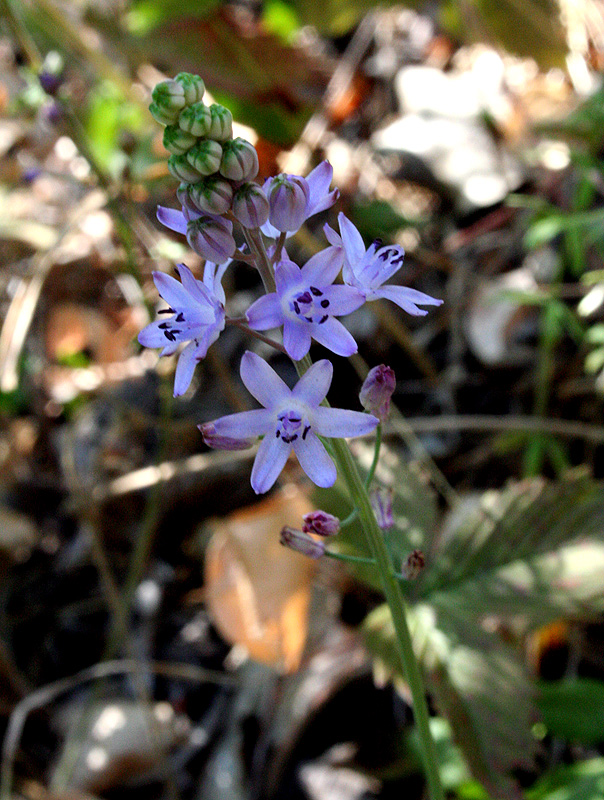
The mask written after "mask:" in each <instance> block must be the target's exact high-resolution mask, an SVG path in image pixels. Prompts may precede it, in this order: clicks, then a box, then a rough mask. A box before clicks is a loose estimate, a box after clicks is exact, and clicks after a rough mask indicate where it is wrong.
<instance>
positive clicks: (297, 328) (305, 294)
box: [246, 247, 365, 361]
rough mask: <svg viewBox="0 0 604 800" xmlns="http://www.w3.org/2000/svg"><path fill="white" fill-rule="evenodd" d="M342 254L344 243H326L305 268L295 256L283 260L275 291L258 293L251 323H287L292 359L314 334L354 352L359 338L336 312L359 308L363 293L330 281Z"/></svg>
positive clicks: (341, 351)
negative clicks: (260, 294)
mask: <svg viewBox="0 0 604 800" xmlns="http://www.w3.org/2000/svg"><path fill="white" fill-rule="evenodd" d="M342 258H343V254H342V250H341V249H340V248H338V247H328V248H326V249H325V250H322V251H321V252H320V253H317V254H316V255H314V256H313V257H312V258H311V259H310V260H309V261H307V262H306V264H305V265H304V266H303V267H302V269H300V267H299V266H298V265H297V264H294V262H293V261H280V262H279V263H278V264H277V266H276V267H275V283H276V287H277V291H276V292H271V293H269V294H265V295H264V296H263V297H260V298H259V299H258V300H256V302H255V303H253V304H252V305H251V306H250V308H249V309H248V311H247V314H246V317H247V321H248V324H249V326H250V328H252V329H253V330H256V331H264V330H267V329H268V328H278V327H279V326H280V325H283V345H284V347H285V349H286V350H287V354H288V355H289V356H290V357H291V358H293V359H294V361H299V360H300V359H301V358H304V356H305V355H306V354H307V353H308V351H309V349H310V342H311V339H315V341H317V342H319V343H320V344H322V345H324V346H325V347H327V348H328V349H329V350H331V351H332V352H334V353H336V354H337V355H339V356H350V355H352V354H353V353H356V351H357V344H356V342H355V340H354V339H353V338H352V336H351V334H350V333H349V332H348V331H347V330H346V328H345V327H344V326H343V325H342V323H341V322H338V320H337V319H336V317H340V316H342V315H343V314H350V313H351V312H352V311H355V310H356V309H357V308H359V307H360V306H362V305H363V303H364V302H365V297H364V295H363V293H362V292H361V291H359V290H358V289H356V288H354V287H352V286H332V284H333V282H334V280H335V279H336V277H337V276H338V273H339V271H340V269H341V267H342Z"/></svg>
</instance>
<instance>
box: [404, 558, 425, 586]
mask: <svg viewBox="0 0 604 800" xmlns="http://www.w3.org/2000/svg"><path fill="white" fill-rule="evenodd" d="M425 566H426V557H425V556H424V554H423V553H422V551H421V550H412V551H411V553H409V555H408V556H407V560H406V561H405V563H404V564H403V568H402V570H401V574H402V576H403V578H406V579H407V580H408V581H412V580H415V578H417V576H418V575H419V573H420V572H421V571H422V570H423V568H424V567H425Z"/></svg>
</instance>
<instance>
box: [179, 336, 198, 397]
mask: <svg viewBox="0 0 604 800" xmlns="http://www.w3.org/2000/svg"><path fill="white" fill-rule="evenodd" d="M196 353H197V343H196V342H189V344H188V345H187V346H186V347H185V349H184V350H183V351H182V353H181V354H180V356H179V358H178V364H177V365H176V373H175V375H174V397H180V396H181V395H183V394H184V393H185V392H186V391H187V389H188V388H189V386H190V385H191V380H192V378H193V373H194V372H195V366H196V365H197V361H196V360H195V355H196Z"/></svg>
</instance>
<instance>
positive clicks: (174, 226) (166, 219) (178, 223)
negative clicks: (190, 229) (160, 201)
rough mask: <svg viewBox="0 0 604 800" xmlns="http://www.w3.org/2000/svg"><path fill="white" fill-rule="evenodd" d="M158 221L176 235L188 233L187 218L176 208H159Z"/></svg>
mask: <svg viewBox="0 0 604 800" xmlns="http://www.w3.org/2000/svg"><path fill="white" fill-rule="evenodd" d="M157 219H158V220H159V221H160V222H161V224H162V225H164V226H165V227H166V228H170V230H171V231H176V233H182V234H185V235H186V233H187V218H186V217H185V215H184V214H183V213H182V211H178V210H177V209H175V208H165V207H164V206H157Z"/></svg>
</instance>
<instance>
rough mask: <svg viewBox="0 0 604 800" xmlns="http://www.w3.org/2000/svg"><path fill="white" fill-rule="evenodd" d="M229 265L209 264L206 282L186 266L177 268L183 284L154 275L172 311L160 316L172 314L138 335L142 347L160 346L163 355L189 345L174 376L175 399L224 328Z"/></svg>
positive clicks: (164, 311) (205, 275) (162, 311)
mask: <svg viewBox="0 0 604 800" xmlns="http://www.w3.org/2000/svg"><path fill="white" fill-rule="evenodd" d="M227 266H228V263H227V264H223V265H222V266H220V267H216V264H212V263H210V262H208V263H206V266H205V271H204V276H203V282H202V281H198V280H196V278H195V277H194V275H193V273H192V272H191V270H190V269H189V268H188V267H186V266H185V265H184V264H179V265H178V266H177V270H178V274H179V275H180V279H181V281H182V283H179V282H178V281H177V280H176V279H175V278H172V277H171V276H170V275H166V274H164V273H163V272H154V273H153V280H154V282H155V285H156V287H157V291H158V292H159V294H160V295H161V297H163V299H164V300H165V301H166V303H168V305H169V308H166V309H162V310H161V311H160V312H159V313H160V314H170V315H171V316H169V317H166V318H164V319H159V320H156V321H155V322H152V323H151V324H150V325H147V327H146V328H143V330H142V331H141V332H140V333H139V335H138V341H139V342H140V343H141V344H142V345H143V347H161V348H162V351H161V353H160V356H169V355H172V354H173V353H175V352H176V350H177V348H178V346H179V345H180V344H181V343H182V342H188V344H187V346H186V347H185V348H184V350H183V351H182V353H181V354H180V357H179V359H178V365H177V367H176V375H175V377H174V397H178V396H179V395H181V394H184V392H186V391H187V389H188V388H189V385H190V383H191V379H192V377H193V372H194V370H195V365H196V364H197V362H198V361H201V360H202V359H203V358H205V356H206V353H207V352H208V348H209V347H210V345H211V344H213V343H214V342H215V341H216V339H218V336H219V335H220V332H221V331H222V330H223V329H224V326H225V313H224V303H225V296H224V290H223V288H222V284H221V280H222V276H223V275H224V271H225V270H226V268H227Z"/></svg>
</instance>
